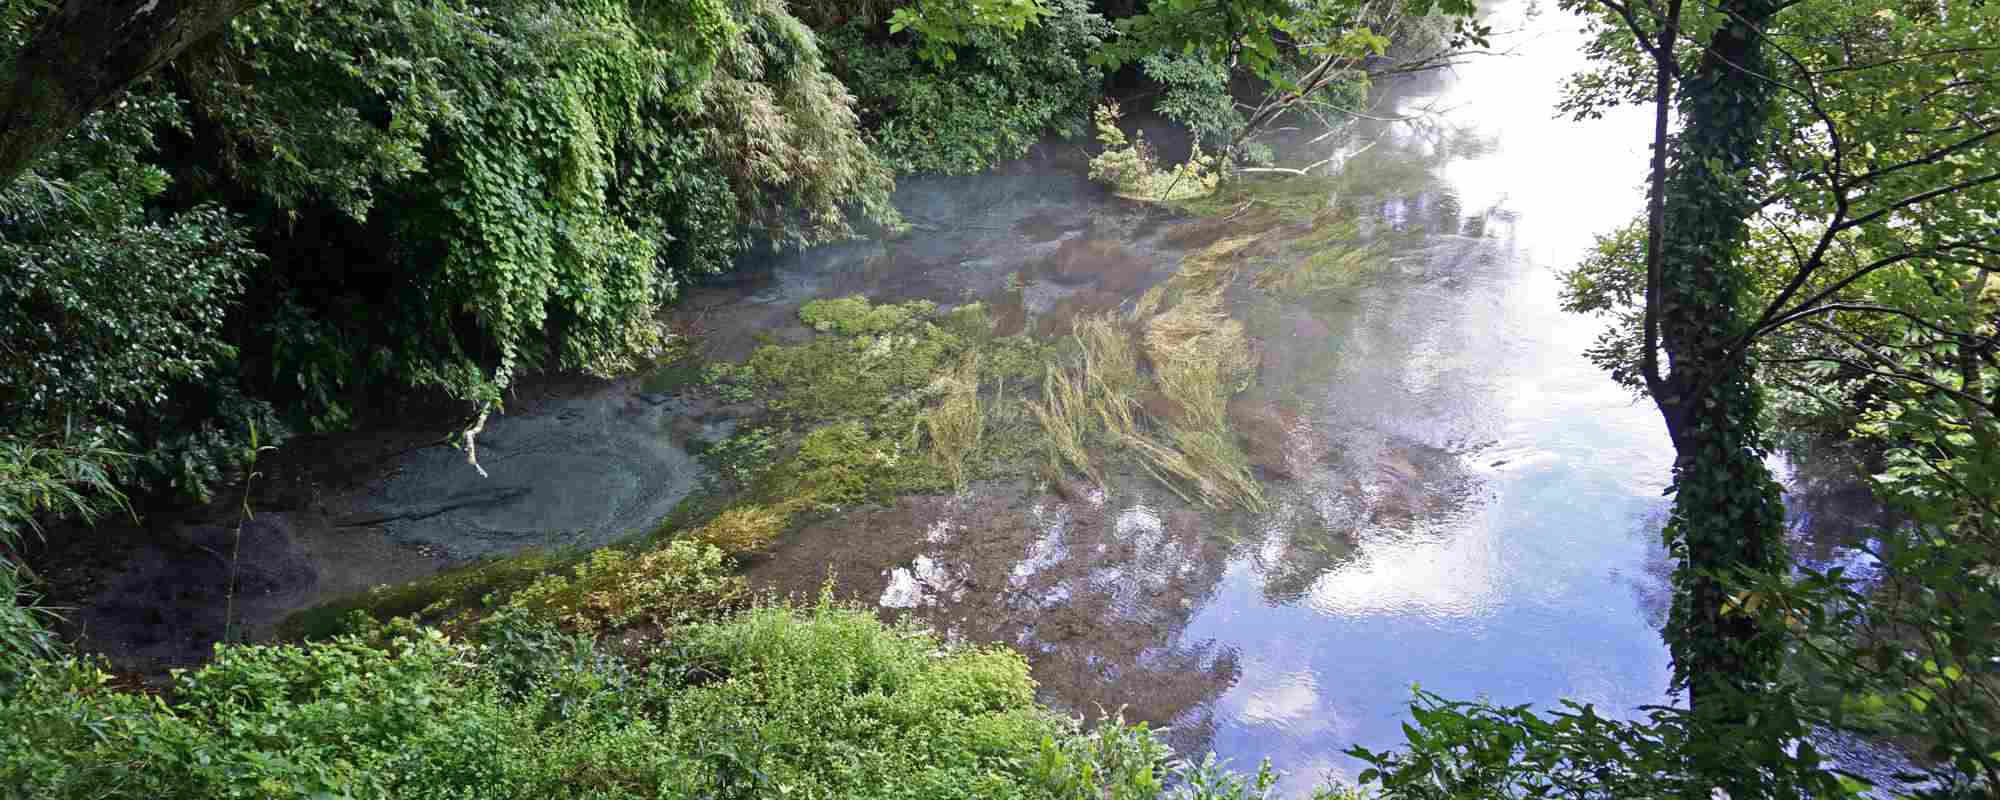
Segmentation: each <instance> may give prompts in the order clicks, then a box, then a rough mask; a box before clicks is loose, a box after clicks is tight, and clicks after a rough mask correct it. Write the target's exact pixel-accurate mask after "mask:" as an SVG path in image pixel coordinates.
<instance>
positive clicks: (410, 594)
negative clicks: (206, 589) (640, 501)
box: [279, 550, 583, 639]
mask: <svg viewBox="0 0 2000 800" xmlns="http://www.w3.org/2000/svg"><path fill="white" fill-rule="evenodd" d="M582 558H583V556H582V555H581V554H578V553H574V552H567V551H546V550H527V551H524V552H520V553H515V554H513V555H510V556H506V557H504V558H495V559H488V560H482V561H475V562H473V563H470V564H466V565H464V566H460V567H454V568H452V569H449V570H445V571H444V572H440V573H438V574H436V575H432V576H430V577H428V578H423V579H420V580H415V581H411V582H409V583H405V584H401V585H398V586H379V587H376V588H375V589H373V590H370V591H367V592H363V593H361V594H357V595H353V596H351V597H345V598H341V599H339V600H335V601H333V602H331V603H326V604H323V605H319V606H314V607H312V608H308V609H305V610H302V611H299V612H297V613H295V614H293V615H291V616H290V617H288V618H286V619H285V621H284V622H283V623H281V624H280V625H279V633H280V635H282V636H284V637H285V638H292V639H323V638H326V637H329V636H334V635H337V634H341V633H346V632H348V625H347V622H346V620H347V619H348V618H349V616H350V615H352V614H353V613H354V612H357V611H359V612H363V613H365V614H367V615H368V616H370V617H372V618H375V619H378V620H387V619H391V618H394V617H412V618H421V619H424V620H429V621H433V622H442V621H445V620H448V619H450V618H452V617H455V616H458V615H459V614H461V613H463V612H466V611H469V610H474V609H478V608H481V607H482V606H483V605H484V600H485V598H487V597H504V596H506V595H509V594H512V593H513V592H515V591H518V590H520V589H523V588H525V587H527V586H528V585H530V584H532V583H534V582H535V581H536V580H537V579H539V578H541V577H542V576H543V575H546V574H549V573H551V572H555V571H557V570H561V569H563V568H565V567H568V566H569V565H572V564H575V563H577V562H578V561H580V560H581V559H582Z"/></svg>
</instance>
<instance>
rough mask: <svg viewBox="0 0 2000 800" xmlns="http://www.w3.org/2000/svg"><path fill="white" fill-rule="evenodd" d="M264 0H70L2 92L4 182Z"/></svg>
mask: <svg viewBox="0 0 2000 800" xmlns="http://www.w3.org/2000/svg"><path fill="white" fill-rule="evenodd" d="M258 2H259V0H64V2H63V3H62V5H61V7H60V8H57V9H56V10H54V11H52V12H50V13H49V14H48V17H47V18H46V19H45V20H43V22H42V27H41V29H40V30H38V31H36V33H35V35H34V36H33V37H32V38H30V39H29V40H28V41H27V43H26V44H25V45H24V46H23V47H22V48H21V51H20V52H19V53H17V54H15V56H14V59H13V61H12V62H11V63H10V64H9V67H10V68H11V69H12V72H13V82H12V84H11V85H10V86H8V87H7V89H6V94H5V96H4V97H0V186H4V185H6V184H7V183H10V182H12V181H13V180H14V178H16V177H18V176H19V175H20V174H21V171H22V170H24V169H26V168H27V166H28V164H29V162H31V161H33V160H34V158H35V156H36V155H37V154H39V153H41V151H42V150H43V149H44V148H47V147H48V146H49V145H51V144H54V143H55V142H57V141H59V140H61V139H62V137H63V136H65V135H67V134H68V133H69V131H70V129H71V128H74V127H76V125H77V123H79V122H82V121H83V118H84V117H86V116H89V115H90V113H91V112H93V111H96V110H98V109H100V108H103V107H104V106H106V105H109V104H110V103H111V102H112V101H113V100H116V99H117V98H118V97H119V96H120V95H122V94H123V93H124V92H125V89H126V88H127V87H129V86H131V85H132V84H133V83H134V82H136V81H138V80H139V79H140V78H143V77H145V76H146V75H147V74H149V73H151V72H152V71H153V70H155V69H158V68H159V67H160V65H162V64H165V63H166V62H167V60H168V59H171V58H173V57H174V56H175V55H177V54H179V53H180V52H181V51H182V50H185V49H187V47H188V46H189V45H192V44H194V43H195V42H198V41H201V40H202V39H204V38H206V37H208V36H209V35H210V34H213V33H215V32H217V31H219V30H221V29H222V27H223V26H224V25H227V24H228V23H229V20H230V19H231V18H232V17H235V16H236V15H237V14H240V13H242V12H244V11H245V10H248V9H249V8H250V7H252V6H254V5H256V4H257V3H258Z"/></svg>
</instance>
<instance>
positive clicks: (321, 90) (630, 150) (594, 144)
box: [186, 0, 893, 415]
mask: <svg viewBox="0 0 2000 800" xmlns="http://www.w3.org/2000/svg"><path fill="white" fill-rule="evenodd" d="M302 12H303V13H302ZM238 27H239V30H238V32H237V34H236V35H235V36H234V37H232V38H231V39H230V40H229V41H228V47H227V48H226V50H225V51H223V52H220V53H216V54H215V55H214V57H213V61H212V62H207V63H192V64H190V65H189V67H188V69H187V70H186V72H187V76H188V80H187V85H188V86H190V87H200V88H199V89H197V90H194V94H195V98H196V103H195V111H196V115H197V117H198V118H199V119H200V120H201V121H202V122H203V123H205V124H206V125H209V126H213V127H214V128H215V129H216V130H217V133H216V140H217V141H216V142H215V143H214V144H215V148H216V152H215V154H214V155H215V157H216V158H217V159H218V161H219V165H218V166H220V167H221V168H222V169H221V170H220V171H221V172H222V173H223V174H225V175H227V176H228V177H230V178H232V179H234V181H235V182H237V183H238V184H240V185H241V186H242V187H243V190H244V191H246V192H249V193H254V195H256V196H257V198H258V201H257V202H258V207H259V208H260V209H263V210H265V211H267V213H270V214H272V215H273V216H274V218H273V219H272V220H271V224H273V225H276V224H279V222H278V220H277V219H276V218H275V217H276V216H277V215H287V216H290V215H300V214H305V215H311V214H315V213H317V214H320V215H322V216H324V215H326V214H329V213H333V212H337V213H338V214H340V215H342V216H344V217H345V219H335V220H324V221H323V222H322V223H321V224H323V225H331V226H346V225H354V226H361V227H364V228H365V229H367V231H368V233H369V234H371V235H372V237H379V238H374V239H373V242H372V243H373V247H371V248H370V251H371V252H368V253H367V257H366V258H365V259H364V261H363V263H362V264H358V265H357V264H353V263H343V264H339V265H329V264H326V263H325V262H324V260H323V259H312V260H302V261H301V262H299V263H297V265H296V267H293V268H290V269H285V270H282V271H281V272H280V274H279V275H278V276H275V277H274V279H273V281H272V285H274V286H275V287H281V288H286V289H291V288H302V287H304V286H306V285H311V284H309V281H310V282H311V283H314V284H317V285H318V287H319V291H316V292H313V293H312V296H313V298H314V299H315V300H317V299H318V298H321V297H327V296H329V295H330V296H331V297H335V298H338V297H340V294H339V291H338V290H345V291H347V292H355V293H360V294H361V296H362V297H369V296H370V295H377V297H372V298H370V299H377V300H385V301H387V302H386V304H384V303H380V302H376V303H368V304H366V306H365V307H364V308H355V307H353V304H352V303H351V300H350V301H349V302H336V303H333V304H328V305H330V306H333V307H327V306H320V307H314V308H310V309H308V312H307V313H306V314H305V315H304V317H305V319H306V320H307V322H306V323H304V324H307V325H310V324H312V323H313V322H317V323H319V324H322V325H330V326H331V327H332V329H333V330H334V331H335V332H337V334H338V336H340V337H344V338H347V339H348V340H349V341H352V342H354V344H353V345H350V346H349V347H347V348H345V349H344V350H332V351H329V350H326V349H314V348H287V349H285V350H282V351H280V352H279V353H276V354H274V357H273V359H272V361H273V363H272V364H271V368H272V370H273V373H274V374H275V375H281V376H285V377H292V376H297V377H298V379H299V380H300V382H301V383H306V384H310V383H311V379H312V378H317V379H318V380H321V381H324V380H327V379H329V378H331V379H333V380H334V381H335V382H336V383H338V382H346V381H360V380H371V379H376V374H380V376H381V377H386V378H391V379H395V380H399V381H401V382H405V383H416V384H424V383H430V384H435V385H439V386H442V387H443V388H446V389H448V390H449V391H451V392H452V393H454V394H456V395H458V396H461V397H464V398H467V399H473V400H478V401H481V402H486V403H491V402H494V401H496V400H497V399H498V391H499V389H501V388H503V387H504V386H506V385H507V384H508V382H509V381H510V379H511V378H512V376H513V375H514V374H516V373H517V372H520V371H524V370H531V369H566V370H582V371H586V372H591V373H596V374H610V373H615V372H620V371H624V370H627V369H629V368H631V367H632V366H633V365H635V364H637V363H640V362H641V361H643V360H646V359H648V358H650V357H651V356H653V355H654V354H655V353H656V352H657V349H658V347H659V345H660V342H661V339H660V336H661V334H660V331H659V330H658V328H657V325H656V323H655V322H654V320H653V316H654V314H655V313H656V312H657V310H658V307H659V305H660V303H662V302H663V301H665V300H666V299H668V298H669V297H671V295H672V294H673V292H674V290H675V287H676V286H677V285H678V284H680V283H681V282H683V281H685V280H686V279H687V278H688V277H689V276H693V275H700V274H704V273H712V272H715V271H718V270H720V269H722V268H723V267H725V266H726V265H727V264H728V263H729V260H730V258H731V257H732V255H733V254H734V253H736V252H738V251H739V250H741V249H742V248H743V247H745V246H746V245H750V244H753V243H757V242H771V243H782V244H805V243H812V242H818V241H824V240H826V239H828V238H831V237H837V236H842V235H845V234H846V233H848V231H849V227H848V224H847V221H846V218H845V216H844V212H843V208H844V206H846V205H847V204H849V203H856V204H859V205H860V206H862V207H863V208H865V209H866V210H867V211H868V212H869V213H871V214H872V215H874V216H875V217H876V218H877V219H880V220H883V221H889V220H892V219H893V212H892V211H890V210H889V209H888V207H887V204H886V196H887V195H886V192H887V188H888V185H889V184H888V177H887V174H886V172H884V171H882V169H881V168H880V167H879V166H877V163H876V162H875V161H874V160H873V159H872V157H871V156H870V155H869V153H868V151H867V150H866V148H865V146H864V145H863V143H862V140H861V138H860V136H859V131H858V130H857V129H856V128H855V118H854V115H853V113H852V111H851V109H850V108H849V106H848V100H847V98H846V96H845V94H844V92H843V91H842V90H841V87H840V85H839V84H838V83H837V82H836V81H834V80H833V79H832V78H831V77H830V76H829V75H827V73H825V72H824V71H823V70H822V69H821V68H820V66H819V60H818V55H817V50H816V48H815V44H814V41H813V38H812V35H811V33H810V32H808V31H806V30H805V29H804V27H803V26H801V25H800V24H799V23H798V22H797V21H796V20H794V19H792V18H791V17H790V16H789V15H787V14H786V13H785V12H784V10H783V9H782V8H781V7H779V6H777V5H776V4H774V3H770V2H749V1H747V0H746V1H745V2H737V3H727V4H725V3H698V2H689V3H676V4H667V5H664V6H662V5H645V6H634V5H628V4H623V3H586V4H578V5H564V4H549V3H539V2H527V3H516V4H503V5H500V6H472V5H458V4H452V3H419V4H409V5H403V4H392V5H388V6H384V5H382V4H379V3H367V2H355V3H349V4H334V5H325V4H321V5H316V6H313V7H312V8H311V9H293V8H290V7H288V6H287V5H285V4H276V5H271V6H266V7H265V8H264V9H263V10H262V11H260V12H256V13H255V14H253V15H251V16H249V17H246V18H244V19H243V20H241V21H240V22H239V26H238ZM212 78H221V80H213V79H212ZM384 106H386V108H384ZM300 109H304V110H305V111H306V112H308V113H305V114H302V113H301V112H300ZM382 118H386V119H387V121H388V123H387V124H386V125H383V124H379V123H376V122H374V120H375V119H382ZM338 229H339V228H338V227H336V230H338ZM321 235H324V234H321ZM318 244H320V242H319V241H317V240H316V239H311V238H307V239H304V240H301V237H296V236H294V237H289V240H288V241H283V242H282V243H281V245H282V246H283V247H285V248H286V249H288V250H291V251H292V252H294V253H295V254H296V249H297V248H301V247H305V246H316V245H318ZM300 255H302V254H300ZM353 258H354V254H353V253H351V252H350V253H346V254H343V258H342V260H343V261H346V262H351V261H352V260H353ZM287 266H291V265H290V264H287ZM328 266H332V267H334V268H335V269H338V270H341V271H342V272H344V273H345V276H346V279H345V280H344V281H343V283H344V284H345V285H344V286H340V287H325V278H324V277H321V276H311V275H310V273H311V270H313V269H324V268H326V267H328ZM385 269H386V270H390V271H392V272H395V273H400V274H403V275H406V276H409V278H414V279H413V280H412V279H409V278H406V279H405V280H402V281H398V282H396V283H395V284H393V285H388V286H384V285H381V284H379V283H375V282H374V281H377V280H379V279H377V278H371V277H370V276H369V274H368V273H372V272H379V271H381V270H385ZM335 274H341V273H335ZM327 288H336V291H335V292H332V293H329V292H327V291H326V289H327ZM385 290H386V291H387V295H386V296H385V297H384V296H380V295H381V294H382V293H383V292H384V291H385ZM301 296H303V293H294V294H292V295H288V297H301ZM318 302H320V303H324V302H325V301H323V300H319V301H318ZM384 305H386V306H387V307H386V308H384V307H383V306H384ZM341 306H345V307H341ZM467 322H470V323H473V326H472V327H471V328H468V327H467V326H466V324H465V323H467ZM276 332H277V333H278V334H279V336H280V340H281V342H286V343H290V342H289V341H287V340H288V339H290V340H297V339H300V338H306V339H309V340H310V341H313V342H328V341H338V340H339V339H337V338H334V337H326V336H313V337H301V336H291V337H287V336H286V334H291V333H293V331H290V330H285V329H284V328H282V327H280V328H279V329H277V330H276ZM356 333H362V334H365V336H361V337H355V336H353V334H356ZM306 390H307V391H308V392H312V391H314V390H315V387H312V386H310V385H308V386H307V387H306ZM326 411H327V412H330V413H334V414H336V415H337V413H338V411H339V409H338V408H337V407H330V408H328V409H326Z"/></svg>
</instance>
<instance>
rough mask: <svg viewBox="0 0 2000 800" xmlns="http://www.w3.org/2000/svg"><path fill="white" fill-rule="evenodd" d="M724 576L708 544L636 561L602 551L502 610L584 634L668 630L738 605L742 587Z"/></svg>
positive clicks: (724, 563)
mask: <svg viewBox="0 0 2000 800" xmlns="http://www.w3.org/2000/svg"><path fill="white" fill-rule="evenodd" d="M724 516H725V517H727V516H728V514H726V513H725V514H724ZM730 571H731V565H730V564H729V562H728V559H727V558H726V557H725V556H724V555H723V551H722V550H721V549H719V548H718V547H716V546H715V545H714V544H713V543H711V542H708V541H701V542H699V543H698V542H695V541H686V540H682V541H675V542H670V543H668V544H667V545H666V546H664V547H661V548H658V549H655V550H652V551H649V552H645V553H641V554H638V555H633V554H631V553H627V552H626V551H624V550H620V549H617V548H610V547H607V548H603V549H600V550H596V551H593V552H592V553H591V554H590V557H589V558H587V559H585V560H584V561H583V562H582V563H580V564H577V565H576V567H575V568H574V569H572V570H570V571H569V574H567V575H565V574H562V573H551V574H548V575H544V576H542V577H541V578H539V579H537V580H536V581H535V582H534V583H532V584H529V585H528V586H527V587H526V588H524V589H522V590H521V591H519V592H516V593H515V594H514V595H513V596H512V597H511V598H509V599H508V600H507V606H508V607H510V608H517V609H521V610H523V611H526V612H529V613H531V614H534V615H536V616H538V617H540V618H543V619H548V620H550V621H554V622H557V623H560V624H562V625H564V626H565V627H569V628H574V629H576V630H581V631H587V632H595V631H602V630H610V629H618V628H624V627H628V626H631V625H635V624H640V623H650V624H654V625H659V626H662V627H669V626H673V625H679V624H683V623H687V622H692V621H694V620H696V619H699V618H703V617H706V616H709V615H711V614H713V613H714V611H715V610H716V609H718V608H723V607H726V606H728V605H729V604H731V603H732V602H734V601H735V600H737V599H738V598H739V597H741V596H742V595H743V593H744V591H745V589H744V584H743V579H742V578H741V577H738V576H735V575H731V574H729V573H730Z"/></svg>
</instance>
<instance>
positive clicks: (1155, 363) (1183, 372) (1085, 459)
mask: <svg viewBox="0 0 2000 800" xmlns="http://www.w3.org/2000/svg"><path fill="white" fill-rule="evenodd" d="M1193 269H1194V270H1195V277H1194V278H1193V279H1191V280H1190V281H1189V282H1187V283H1186V284H1184V285H1183V286H1178V287H1169V288H1167V289H1164V290H1161V291H1159V292H1158V293H1153V294H1149V296H1148V297H1147V298H1142V299H1141V301H1140V307H1139V309H1138V310H1137V311H1135V312H1134V314H1133V317H1132V321H1133V322H1134V323H1136V324H1138V325H1139V326H1140V330H1141V333H1140V335H1139V338H1140V340H1141V343H1142V346H1143V348H1144V352H1145V356H1146V361H1147V362H1148V363H1150V364H1151V366H1152V370H1151V373H1150V375H1146V374H1142V373H1141V372H1140V369H1139V360H1138V355H1137V350H1138V348H1135V346H1134V344H1133V338H1134V332H1133V331H1132V330H1131V328H1130V326H1128V325H1127V324H1126V322H1125V321H1124V320H1121V319H1120V318H1119V317H1118V316H1117V315H1116V314H1101V315H1088V316H1084V317H1079V318H1077V320H1076V322H1075V325H1074V332H1073V336H1072V340H1073V342H1074V345H1075V351H1076V356H1075V358H1074V363H1073V364H1072V365H1070V366H1063V365H1060V364H1053V363H1052V364H1050V365H1049V366H1048V367H1047V368H1046V373H1045V377H1044V379H1043V383H1042V400H1041V402H1039V403H1032V402H1031V403H1030V404H1029V410H1030V411H1031V412H1032V413H1033V415H1034V418H1035V420H1036V422H1038V423H1039V424H1040V426H1041V433H1042V435H1043V437H1044V439H1045V441H1046V444H1047V448H1048V451H1049V453H1050V455H1051V460H1052V461H1053V462H1054V464H1055V466H1056V467H1058V468H1061V467H1063V466H1067V467H1068V468H1070V469H1073V470H1075V471H1076V472H1077V473H1079V474H1082V475H1083V476H1084V477H1086V478H1089V479H1090V480H1091V481H1092V482H1093V483H1096V484H1097V485H1099V486H1100V487H1101V486H1103V485H1104V472H1103V467H1104V464H1103V463H1102V462H1101V459H1100V458H1099V457H1097V456H1095V455H1093V454H1095V453H1098V452H1103V451H1105V450H1106V449H1107V447H1106V446H1107V445H1111V446H1118V447H1123V448H1125V449H1127V450H1129V451H1130V452H1131V453H1132V454H1133V455H1134V456H1136V457H1137V461H1138V464H1139V466H1140V467H1141V468H1142V469H1144V470H1145V471H1146V472H1147V473H1149V474H1151V475H1152V476H1153V477H1154V478H1156V479H1158V480H1159V481H1160V482H1161V483H1164V484H1166V485H1167V486H1168V487H1169V488H1171V489H1173V490H1174V491H1175V492H1176V493H1177V494H1179V495H1180V496H1181V497H1182V499H1185V500H1188V501H1189V502H1201V503H1204V504H1207V505H1210V506H1214V507H1240V508H1246V509H1250V510H1259V509H1262V508H1263V507H1264V495H1263V488H1262V485H1261V484H1259V483H1258V482H1257V479H1256V476H1255V475H1254V474H1253V473H1252V471H1251V469H1250V466H1249V462H1248V459H1247V458H1246V457H1245V456H1244V455H1243V451H1242V448H1241V447H1239V446H1238V445H1237V442H1236V436H1235V433H1234V432H1233V431H1231V430H1230V427H1229V422H1228V411H1227V409H1228V403H1229V398H1230V397H1232V396H1234V395H1236V394H1237V393H1239V392H1241V391H1243V390H1244V389H1247V388H1248V387H1249V385H1250V383H1251V381H1252V380H1253V379H1254V378H1255V375H1256V360H1255V358H1254V356H1253V354H1252V353H1251V350H1250V343H1249V338H1248V336H1247V335H1245V333H1244V330H1243V324H1242V323H1241V322H1238V321H1237V320H1235V319H1233V318H1231V317H1230V316H1229V314H1228V313H1227V312H1225V311H1224V310H1223V307H1222V295H1221V286H1219V285H1213V283H1212V282H1213V281H1216V280H1225V282H1226V279H1217V278H1215V277H1214V275H1215V274H1217V273H1218V272H1219V271H1218V270H1216V269H1214V268H1212V267H1209V266H1206V265H1201V264H1196V265H1194V267H1193ZM1178 277H1179V276H1176V278H1177V279H1178ZM1188 285H1192V286H1204V285H1206V286H1208V287H1209V288H1207V289H1205V290H1200V291H1195V290H1192V289H1189V288H1187V286H1188ZM1169 303H1171V304H1170V305H1169ZM1161 306H1166V307H1165V309H1164V310H1157V309H1159V308H1160V307H1161ZM1149 394H1151V395H1156V396H1158V397H1160V398H1161V401H1160V402H1157V403H1151V404H1150V405H1149V403H1148V402H1144V401H1142V399H1141V398H1142V397H1143V396H1145V395H1149Z"/></svg>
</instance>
